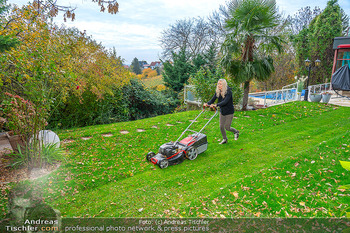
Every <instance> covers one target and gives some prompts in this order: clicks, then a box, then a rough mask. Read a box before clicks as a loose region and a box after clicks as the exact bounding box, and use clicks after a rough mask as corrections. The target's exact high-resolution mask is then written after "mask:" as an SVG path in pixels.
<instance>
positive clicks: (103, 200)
mask: <svg viewBox="0 0 350 233" xmlns="http://www.w3.org/2000/svg"><path fill="white" fill-rule="evenodd" d="M198 113H199V111H188V112H181V113H175V114H169V115H163V116H158V117H154V118H148V119H143V120H137V121H131V122H121V123H116V124H109V125H99V126H91V127H84V128H74V129H69V130H62V131H59V132H58V134H59V136H60V138H61V140H62V141H63V142H64V143H63V147H64V148H65V150H66V151H67V161H66V162H65V163H63V164H62V165H61V167H60V168H59V169H58V170H57V171H55V172H53V173H51V174H50V175H47V176H45V177H43V178H40V179H38V180H35V181H33V182H34V185H35V187H40V189H42V191H43V193H44V194H43V195H44V197H45V201H46V202H47V203H48V204H50V205H51V206H53V207H54V208H56V209H58V210H59V211H60V212H61V214H62V216H63V217H295V216H296V217H341V216H345V215H346V213H345V212H346V211H348V212H350V211H349V210H347V208H349V203H350V195H349V192H347V191H345V190H338V187H339V186H341V185H345V184H350V176H349V172H348V171H346V170H345V169H343V168H342V167H341V165H340V163H339V160H343V161H349V160H350V153H349V150H350V132H349V129H350V108H346V107H338V106H333V105H325V104H322V103H309V102H294V103H288V104H284V105H279V106H275V107H270V108H267V109H260V110H257V111H248V112H236V113H235V119H234V120H233V125H232V126H233V127H235V128H237V129H238V130H240V137H239V140H238V141H234V140H233V134H229V142H228V143H227V144H224V145H219V144H218V141H219V140H220V139H221V137H220V130H219V127H218V121H219V118H218V117H215V118H214V119H213V122H212V123H211V124H210V125H209V126H208V127H207V128H206V130H205V133H206V134H207V136H208V141H209V146H208V150H207V151H206V152H204V153H203V154H200V155H199V156H198V158H197V159H195V160H193V161H189V160H186V161H184V162H183V163H182V164H180V165H176V166H170V167H168V168H166V169H159V168H158V167H156V166H154V165H153V164H151V163H149V162H147V161H146V159H145V156H146V154H147V153H148V152H149V151H155V152H156V151H157V150H158V148H159V146H160V145H161V144H163V143H166V142H169V141H175V140H176V139H177V137H178V136H179V135H180V134H181V132H182V131H183V130H184V129H185V128H186V127H187V126H188V124H189V123H190V120H191V119H194V118H195V116H196V115H197V114H198ZM211 114H213V112H206V113H205V114H204V117H205V118H206V119H208V118H209V117H210V116H211ZM206 119H202V120H201V121H199V122H196V123H195V124H194V125H193V126H194V127H193V129H199V128H200V127H201V126H202V125H203V124H204V123H205V121H206ZM125 131H127V132H128V133H126V132H125ZM121 132H123V133H126V134H123V133H121ZM2 198H3V199H2V201H1V202H0V203H4V200H5V199H4V198H6V197H2ZM1 208H2V209H3V210H4V211H5V210H6V205H5V204H2V206H0V209H1Z"/></svg>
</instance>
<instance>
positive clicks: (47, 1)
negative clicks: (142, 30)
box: [32, 0, 119, 21]
mask: <svg viewBox="0 0 350 233" xmlns="http://www.w3.org/2000/svg"><path fill="white" fill-rule="evenodd" d="M92 2H97V4H98V6H100V11H101V12H105V10H106V7H107V11H108V13H110V14H116V13H117V12H118V11H119V4H118V2H117V0H99V1H96V0H92ZM32 4H33V6H34V8H35V9H36V10H37V11H38V12H40V13H41V14H47V15H48V16H50V17H56V16H57V15H58V12H59V11H61V12H64V14H63V18H64V21H66V20H67V18H68V19H71V20H72V21H73V20H74V19H75V13H74V11H75V9H76V8H73V7H70V6H62V5H59V4H57V1H52V0H33V3H32Z"/></svg>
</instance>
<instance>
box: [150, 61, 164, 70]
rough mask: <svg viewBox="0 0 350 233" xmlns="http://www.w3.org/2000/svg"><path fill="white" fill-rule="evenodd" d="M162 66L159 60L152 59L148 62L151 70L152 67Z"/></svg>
mask: <svg viewBox="0 0 350 233" xmlns="http://www.w3.org/2000/svg"><path fill="white" fill-rule="evenodd" d="M161 66H162V63H161V62H160V61H153V62H151V64H150V68H151V69H152V70H154V69H156V68H158V67H161Z"/></svg>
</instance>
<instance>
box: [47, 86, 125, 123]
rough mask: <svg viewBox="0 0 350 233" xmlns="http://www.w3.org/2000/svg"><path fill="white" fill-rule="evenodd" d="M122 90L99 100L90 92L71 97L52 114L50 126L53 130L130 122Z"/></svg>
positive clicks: (115, 90)
mask: <svg viewBox="0 0 350 233" xmlns="http://www.w3.org/2000/svg"><path fill="white" fill-rule="evenodd" d="M122 95H123V93H122V90H121V89H117V88H116V89H114V90H113V95H112V94H105V95H104V96H103V98H98V96H96V95H95V94H94V93H92V92H90V91H84V92H83V94H82V96H81V97H80V98H79V97H76V96H74V95H72V96H70V97H69V98H68V99H67V100H66V101H65V102H61V103H60V104H59V105H58V106H57V108H55V109H54V110H53V111H52V112H51V117H50V119H49V125H50V126H51V127H53V128H71V127H82V126H88V125H96V124H108V123H113V122H118V121H126V120H128V116H127V109H126V105H125V104H123V102H122V99H123V97H122Z"/></svg>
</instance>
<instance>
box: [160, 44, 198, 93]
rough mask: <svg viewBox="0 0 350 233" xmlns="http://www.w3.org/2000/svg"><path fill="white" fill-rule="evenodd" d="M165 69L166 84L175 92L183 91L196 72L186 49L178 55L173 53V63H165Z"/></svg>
mask: <svg viewBox="0 0 350 233" xmlns="http://www.w3.org/2000/svg"><path fill="white" fill-rule="evenodd" d="M162 62H163V61H162ZM163 67H164V70H163V79H164V84H165V86H167V87H169V88H171V89H173V90H174V91H175V92H179V91H181V90H182V88H183V86H184V84H185V83H186V82H187V80H188V78H189V77H190V75H191V74H192V73H193V70H194V67H193V65H192V64H191V63H190V60H189V58H188V55H187V53H186V50H185V49H182V50H181V51H180V52H179V53H178V54H177V53H175V52H172V62H171V61H166V62H163Z"/></svg>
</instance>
